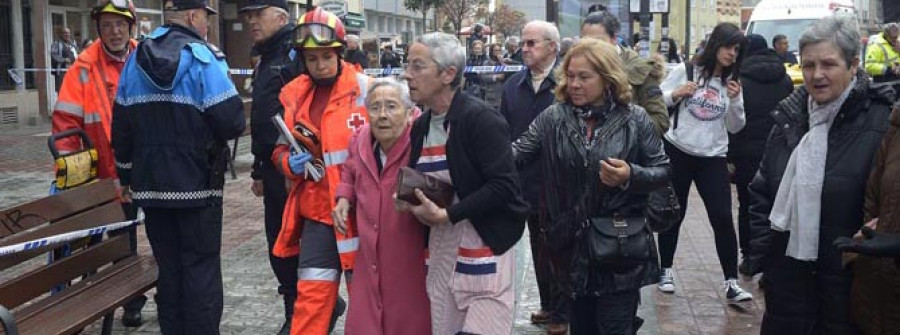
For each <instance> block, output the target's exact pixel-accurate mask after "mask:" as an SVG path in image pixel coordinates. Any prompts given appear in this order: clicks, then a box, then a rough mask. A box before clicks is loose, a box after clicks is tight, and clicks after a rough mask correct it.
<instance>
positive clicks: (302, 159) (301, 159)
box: [288, 152, 312, 175]
mask: <svg viewBox="0 0 900 335" xmlns="http://www.w3.org/2000/svg"><path fill="white" fill-rule="evenodd" d="M310 160H312V155H310V154H309V153H307V152H301V153H295V154H292V155H291V157H289V158H288V166H290V167H291V172H292V173H294V174H296V175H300V174H303V172H305V171H306V166H304V164H306V163H308V162H309V161H310Z"/></svg>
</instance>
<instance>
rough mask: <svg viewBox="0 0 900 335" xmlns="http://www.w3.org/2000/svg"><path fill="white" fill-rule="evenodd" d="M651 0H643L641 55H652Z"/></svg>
mask: <svg viewBox="0 0 900 335" xmlns="http://www.w3.org/2000/svg"><path fill="white" fill-rule="evenodd" d="M651 15H652V14H650V0H641V18H640V20H641V42H640V44H641V47H640V54H641V57H644V58H647V57H650V18H651Z"/></svg>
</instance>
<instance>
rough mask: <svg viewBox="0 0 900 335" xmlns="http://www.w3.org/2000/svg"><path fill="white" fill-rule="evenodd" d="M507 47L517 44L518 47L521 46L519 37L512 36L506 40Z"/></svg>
mask: <svg viewBox="0 0 900 335" xmlns="http://www.w3.org/2000/svg"><path fill="white" fill-rule="evenodd" d="M504 44H506V45H510V44H515V45H516V46H517V47H518V46H519V37H518V36H510V37H507V38H506V43H504Z"/></svg>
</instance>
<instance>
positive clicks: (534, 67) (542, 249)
mask: <svg viewBox="0 0 900 335" xmlns="http://www.w3.org/2000/svg"><path fill="white" fill-rule="evenodd" d="M522 38H523V39H524V40H525V43H524V46H525V48H524V52H523V55H524V59H523V60H524V62H525V66H526V67H527V68H526V69H523V70H522V71H519V72H517V73H515V74H513V75H512V76H510V77H509V78H508V79H507V80H506V83H504V84H503V93H502V96H501V99H500V113H501V114H503V117H504V118H506V122H507V123H509V130H510V138H511V139H512V140H513V141H515V140H516V139H517V138H518V137H519V135H521V134H522V133H524V132H525V131H526V130H528V126H529V125H530V124H531V122H532V121H533V120H534V119H535V118H536V117H537V116H538V115H539V114H540V113H542V112H543V111H544V110H545V109H547V107H550V105H552V104H553V102H554V101H555V100H556V98H555V96H554V95H553V91H554V90H555V89H556V78H555V77H554V76H553V70H554V69H555V68H556V62H557V58H556V54H557V53H558V52H559V41H560V38H559V30H557V28H556V27H555V26H553V25H552V24H550V23H548V22H544V21H532V22H529V23H528V24H527V25H525V28H524V29H522ZM520 51H522V50H520ZM519 176H520V177H521V179H520V180H521V185H522V192H523V195H524V197H525V200H527V201H528V203H529V205H530V206H531V211H530V214H529V216H528V231H529V233H530V238H531V256H532V259H533V260H534V274H535V277H536V279H537V283H538V294H539V295H540V304H541V309H540V311H538V312H536V313H534V314H532V315H531V322H532V323H535V324H545V323H549V324H550V325H549V326H548V327H549V328H548V330H547V332H548V333H549V334H564V333H565V332H566V329H567V326H566V325H567V324H568V315H567V313H566V309H567V308H568V307H566V306H567V302H568V300H569V299H565V297H564V296H563V294H562V293H561V292H562V290H561V289H560V288H559V287H558V286H557V285H554V284H556V283H557V280H555V279H554V276H553V273H554V270H553V265H552V260H551V259H550V252H549V251H548V250H547V249H546V246H545V245H544V242H545V240H546V237H545V236H544V234H545V231H546V222H542V220H543V219H545V218H542V217H541V215H539V213H540V212H541V211H542V210H543V207H544V204H543V201H542V197H541V193H542V189H543V187H542V183H541V181H542V180H543V178H542V177H541V169H540V166H539V164H536V163H528V164H524V165H522V166H519Z"/></svg>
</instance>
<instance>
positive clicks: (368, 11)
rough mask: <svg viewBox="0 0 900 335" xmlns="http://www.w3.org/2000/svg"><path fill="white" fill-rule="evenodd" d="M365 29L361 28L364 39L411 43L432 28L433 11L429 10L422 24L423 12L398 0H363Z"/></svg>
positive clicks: (395, 43) (361, 35)
mask: <svg viewBox="0 0 900 335" xmlns="http://www.w3.org/2000/svg"><path fill="white" fill-rule="evenodd" d="M362 5H363V14H364V16H365V23H366V25H365V29H361V31H360V37H362V38H363V39H371V38H375V39H377V40H378V41H379V42H382V43H390V44H394V45H398V44H409V43H410V42H412V41H413V40H414V39H415V38H416V37H417V36H419V35H422V34H423V33H424V32H425V31H426V27H428V29H427V30H431V28H430V27H431V25H432V22H431V21H432V19H433V18H434V16H433V11H432V10H429V13H428V15H426V20H425V24H424V25H423V24H422V13H421V12H414V11H411V10H408V9H406V7H405V6H403V1H398V0H363V2H362Z"/></svg>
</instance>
